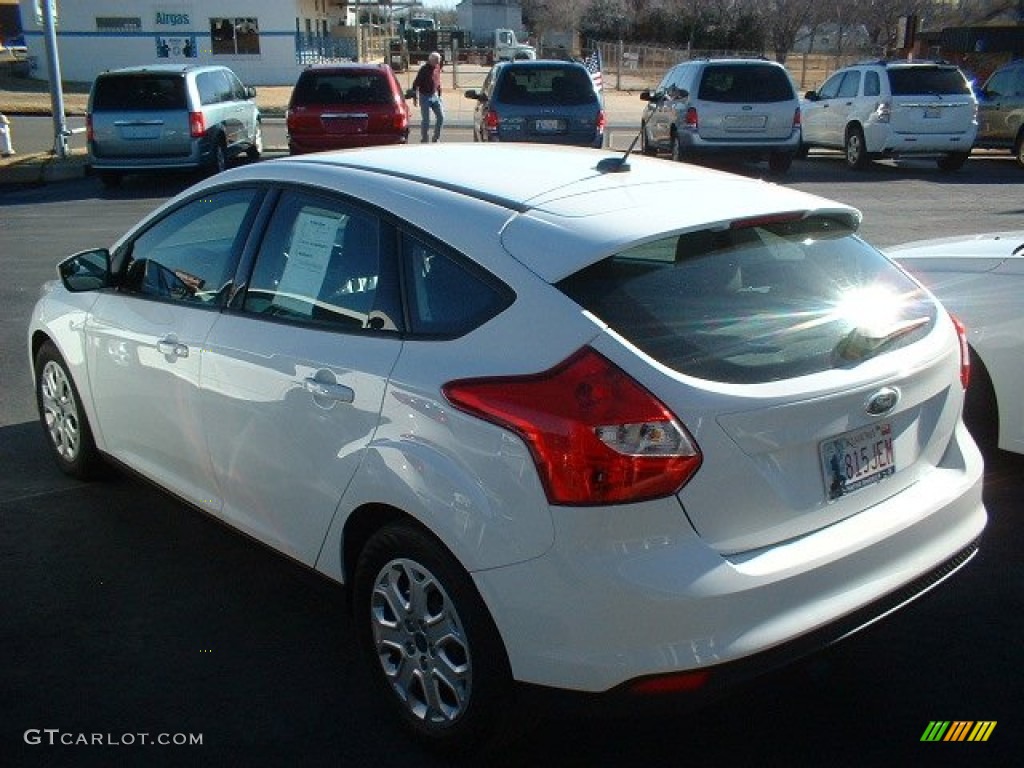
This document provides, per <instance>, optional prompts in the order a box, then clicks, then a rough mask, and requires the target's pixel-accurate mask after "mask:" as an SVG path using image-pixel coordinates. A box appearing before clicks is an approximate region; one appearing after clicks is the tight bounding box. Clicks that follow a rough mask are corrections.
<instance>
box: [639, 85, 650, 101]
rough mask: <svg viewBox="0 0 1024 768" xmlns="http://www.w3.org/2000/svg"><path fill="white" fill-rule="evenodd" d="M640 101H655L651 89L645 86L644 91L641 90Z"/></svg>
mask: <svg viewBox="0 0 1024 768" xmlns="http://www.w3.org/2000/svg"><path fill="white" fill-rule="evenodd" d="M640 101H653V98H652V97H651V92H650V90H649V89H647V88H644V89H643V90H642V91H640Z"/></svg>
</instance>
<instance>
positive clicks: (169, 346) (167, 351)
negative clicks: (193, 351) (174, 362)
mask: <svg viewBox="0 0 1024 768" xmlns="http://www.w3.org/2000/svg"><path fill="white" fill-rule="evenodd" d="M156 348H157V351H158V352H159V353H160V354H161V355H167V356H168V357H188V347H187V346H186V345H185V344H182V343H181V342H180V341H178V340H177V339H173V338H163V339H160V341H158V342H157V343H156Z"/></svg>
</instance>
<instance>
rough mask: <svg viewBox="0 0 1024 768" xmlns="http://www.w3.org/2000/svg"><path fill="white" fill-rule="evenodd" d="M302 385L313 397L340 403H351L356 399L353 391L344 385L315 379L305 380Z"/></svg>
mask: <svg viewBox="0 0 1024 768" xmlns="http://www.w3.org/2000/svg"><path fill="white" fill-rule="evenodd" d="M303 385H304V386H305V388H306V391H307V392H309V394H311V395H313V396H314V397H323V398H327V399H328V400H337V401H338V402H340V403H351V402H352V401H354V400H355V398H356V393H355V391H354V390H353V389H352V388H351V387H346V386H345V385H344V384H330V383H328V382H325V381H317V380H316V379H306V380H305V381H304V382H303Z"/></svg>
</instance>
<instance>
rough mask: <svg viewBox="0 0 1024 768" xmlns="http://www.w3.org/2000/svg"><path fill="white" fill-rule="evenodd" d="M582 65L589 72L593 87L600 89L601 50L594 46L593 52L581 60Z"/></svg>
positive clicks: (602, 84)
mask: <svg viewBox="0 0 1024 768" xmlns="http://www.w3.org/2000/svg"><path fill="white" fill-rule="evenodd" d="M583 66H585V67H586V68H587V72H589V73H590V79H591V80H593V81H594V87H595V88H596V89H597V90H599V91H600V90H601V88H602V87H603V86H604V79H603V78H602V77H601V51H600V50H598V49H597V48H595V49H594V52H593V53H592V54H590V55H589V56H587V58H585V59H584V60H583Z"/></svg>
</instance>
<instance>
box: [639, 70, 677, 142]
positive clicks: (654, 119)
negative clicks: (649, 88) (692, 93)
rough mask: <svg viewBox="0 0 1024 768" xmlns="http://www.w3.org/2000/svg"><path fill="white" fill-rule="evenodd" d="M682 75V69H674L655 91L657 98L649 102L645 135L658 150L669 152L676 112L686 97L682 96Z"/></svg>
mask: <svg viewBox="0 0 1024 768" xmlns="http://www.w3.org/2000/svg"><path fill="white" fill-rule="evenodd" d="M683 74H684V69H683V68H682V67H674V68H673V69H671V70H669V73H668V74H667V75H666V76H665V77H664V79H662V81H661V83H660V84H659V85H658V89H657V90H656V91H655V95H657V96H658V97H659V98H658V99H657V100H656V101H652V102H650V110H651V112H650V115H649V116H648V118H647V135H648V136H650V138H651V143H652V144H654V145H655V146H657V147H658V148H659V149H663V150H670V149H671V148H672V126H673V124H674V123H675V120H676V112H677V109H678V108H679V107H680V105H681V104H684V103H685V101H686V97H685V96H683V93H682V91H683V85H682V80H683Z"/></svg>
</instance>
